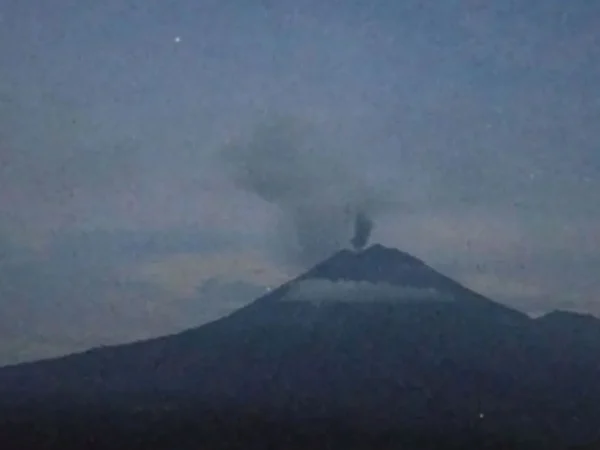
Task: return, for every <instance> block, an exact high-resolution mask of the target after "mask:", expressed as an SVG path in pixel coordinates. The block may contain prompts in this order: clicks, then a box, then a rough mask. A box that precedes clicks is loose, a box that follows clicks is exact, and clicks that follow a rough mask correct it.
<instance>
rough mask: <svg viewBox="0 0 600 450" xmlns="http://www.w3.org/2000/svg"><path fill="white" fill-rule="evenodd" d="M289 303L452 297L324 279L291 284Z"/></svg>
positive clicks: (429, 290) (430, 291)
mask: <svg viewBox="0 0 600 450" xmlns="http://www.w3.org/2000/svg"><path fill="white" fill-rule="evenodd" d="M281 300H283V301H289V302H311V303H323V302H370V301H372V302H391V303H392V302H393V303H409V302H424V301H433V302H440V301H453V300H454V299H453V298H452V296H451V295H448V294H444V293H442V292H439V291H438V290H436V289H434V288H417V287H411V286H395V285H393V284H390V283H383V282H381V283H371V282H368V281H351V280H340V281H331V280H323V279H313V280H303V281H298V282H296V283H294V284H293V285H292V286H291V287H290V290H289V291H288V292H287V293H286V294H285V295H284V296H283V297H282V299H281Z"/></svg>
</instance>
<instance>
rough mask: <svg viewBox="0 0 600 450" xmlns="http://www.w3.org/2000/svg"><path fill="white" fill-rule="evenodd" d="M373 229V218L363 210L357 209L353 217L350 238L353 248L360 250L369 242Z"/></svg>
mask: <svg viewBox="0 0 600 450" xmlns="http://www.w3.org/2000/svg"><path fill="white" fill-rule="evenodd" d="M372 231H373V219H371V218H370V217H369V216H368V215H367V214H366V213H365V212H363V211H359V212H358V213H356V217H355V218H354V236H352V239H351V240H350V243H351V244H352V247H354V249H355V250H362V249H363V248H365V247H366V246H367V244H368V243H369V238H370V237H371V232H372Z"/></svg>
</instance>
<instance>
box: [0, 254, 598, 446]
mask: <svg viewBox="0 0 600 450" xmlns="http://www.w3.org/2000/svg"><path fill="white" fill-rule="evenodd" d="M550 319H552V318H551V317H550V318H547V319H545V320H542V319H538V320H532V319H530V318H529V317H528V316H526V315H525V314H522V313H520V312H518V311H515V310H513V309H510V308H507V307H505V306H503V305H500V304H498V303H495V302H493V301H491V300H489V299H487V298H485V297H483V296H481V295H479V294H477V293H475V292H472V291H470V290H469V289H467V288H465V287H463V286H461V285H460V284H458V283H456V282H454V281H453V280H451V279H449V278H447V277H445V276H443V275H441V274H439V273H437V272H436V271H434V270H433V269H431V268H430V267H428V266H427V265H426V264H425V263H423V262H422V261H420V260H418V259H416V258H414V257H412V256H410V255H408V254H405V253H403V252H400V251H398V250H394V249H387V248H385V247H382V246H373V247H370V248H368V249H366V250H364V251H362V252H351V251H347V250H344V251H341V252H339V253H337V254H335V255H333V256H332V257H331V258H330V259H328V260H326V261H324V262H323V263H321V264H318V265H317V266H315V267H314V268H313V269H311V270H309V271H308V272H306V273H305V274H303V275H301V276H300V277H298V278H296V279H294V280H291V281H290V282H288V283H286V284H284V285H283V286H281V287H280V288H278V289H275V290H273V291H272V292H270V293H268V294H267V295H265V296H263V297H261V298H259V299H258V300H256V301H255V302H253V303H251V304H250V305H248V306H246V307H244V308H242V309H240V310H238V311H236V312H234V313H233V314H231V315H229V316H227V317H225V318H222V319H220V320H218V321H215V322H213V323H210V324H208V325H205V326H202V327H199V328H196V329H192V330H188V331H185V332H183V333H179V334H177V335H173V336H166V337H162V338H157V339H153V340H149V341H145V342H139V343H135V344H129V345H123V346H117V347H111V348H102V349H95V350H91V351H89V352H86V353H84V354H78V355H71V356H67V357H64V358H60V359H56V360H50V361H42V362H37V363H31V364H26V365H21V366H16V367H11V368H6V369H3V370H0V393H1V394H2V396H3V397H4V399H9V398H12V399H13V401H18V402H22V403H23V402H26V401H27V400H33V399H36V400H39V399H40V398H54V399H55V398H60V399H61V401H62V402H63V403H68V402H69V401H73V402H83V401H85V402H86V404H87V405H93V404H96V405H101V404H119V405H121V406H124V407H127V408H133V407H136V408H137V407H145V406H148V405H157V404H159V405H160V404H163V405H164V404H169V405H184V404H195V405H203V406H205V407H210V408H236V409H238V410H252V411H262V412H264V413H265V414H267V413H268V414H283V413H285V414H288V415H291V416H294V417H345V418H352V419H353V420H358V421H361V422H368V423H369V424H370V426H383V425H388V426H389V425H393V424H397V423H398V422H399V421H400V422H402V423H404V424H414V425H415V426H416V425H417V424H421V426H428V425H429V426H433V425H435V426H436V427H438V428H439V427H449V428H452V427H464V426H470V425H472V424H473V423H474V422H476V423H478V424H479V422H481V423H480V424H479V425H478V426H482V427H488V428H490V429H498V430H512V431H514V432H517V431H519V432H520V431H523V430H526V431H527V432H528V433H531V432H533V431H532V430H537V432H539V433H543V432H547V431H548V430H550V431H552V429H553V428H554V427H555V425H556V423H559V422H560V423H561V432H564V433H565V434H569V435H571V434H578V435H580V436H581V435H583V433H584V431H585V432H590V431H589V430H591V429H595V428H594V427H592V428H590V427H591V424H593V423H597V422H594V420H600V417H599V414H598V411H597V410H596V411H594V410H593V405H594V402H596V403H595V404H596V405H597V404H598V402H600V390H599V389H598V382H597V381H594V380H595V379H600V377H598V375H600V370H599V368H598V367H597V365H594V364H593V362H594V361H596V360H597V358H598V356H597V354H591V353H590V351H589V348H588V347H586V346H585V345H583V344H582V343H581V342H579V341H576V340H574V341H573V344H572V346H573V347H572V349H571V351H572V354H573V355H574V356H573V358H574V359H573V361H574V362H573V364H572V365H568V366H564V365H563V366H561V371H560V372H559V373H558V374H557V373H556V372H555V371H554V370H555V369H556V367H557V361H558V358H557V353H556V352H555V351H554V347H553V343H554V342H555V341H556V339H557V336H558V335H557V331H556V327H555V326H552V325H551V324H552V322H553V321H552V320H550ZM559 322H560V321H559ZM548 324H550V325H548ZM577 326H578V325H575V328H577ZM558 328H559V329H561V327H558ZM591 328H593V326H591ZM559 334H560V333H559ZM590 339H595V337H594V338H590ZM586 342H587V341H586ZM579 362H581V364H579ZM557 375H559V376H557ZM577 380H580V381H582V382H583V384H582V383H578V381H577ZM582 386H584V387H585V391H586V392H587V393H589V394H590V395H591V397H589V396H588V397H586V396H584V395H582ZM582 414H583V415H585V417H584V418H583V419H582V418H581V415H582ZM483 417H485V421H482V420H481V419H482V418H483ZM574 417H577V420H575V419H574ZM573 430H575V431H573Z"/></svg>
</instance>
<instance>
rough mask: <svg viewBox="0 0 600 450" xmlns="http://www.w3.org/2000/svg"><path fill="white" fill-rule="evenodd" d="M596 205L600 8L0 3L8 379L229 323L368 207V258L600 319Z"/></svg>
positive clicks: (551, 0) (345, 236) (526, 3)
mask: <svg viewBox="0 0 600 450" xmlns="http://www.w3.org/2000/svg"><path fill="white" fill-rule="evenodd" d="M244 171H246V172H244ZM240 174H245V175H246V176H252V177H254V178H252V179H251V180H250V181H249V180H248V179H246V180H245V181H244V182H241V181H240V176H241V175H240ZM248 174H250V175H248ZM263 179H266V181H264V180H263ZM289 180H295V181H294V182H295V183H296V185H295V186H294V189H290V188H289V186H288V185H287V184H285V183H287V182H288V181H289ZM251 181H252V183H251ZM263 181H264V183H266V184H264V183H263ZM259 182H260V183H263V184H260V183H259ZM257 183H259V184H258V185H260V189H263V188H264V190H262V191H260V189H258V188H257V187H256V186H258V185H257ZM250 184H252V186H254V190H253V189H251V188H249V187H248V186H249V185H250ZM265 186H266V187H265ZM259 191H260V192H259ZM598 192H600V1H596V0H570V1H565V0H521V1H517V0H506V1H502V2H485V1H483V0H463V1H459V0H447V1H439V2H425V1H417V0H406V1H395V2H393V1H383V0H372V1H368V2H367V1H364V2H358V1H337V0H336V1H333V0H332V1H326V2H323V1H316V0H314V1H311V0H295V1H292V0H281V1H260V2H259V1H254V2H252V1H241V0H237V1H226V0H218V1H217V0H199V1H192V0H181V1H177V0H174V1H164V0H104V1H95V0H54V1H47V0H0V365H1V364H7V363H13V362H18V361H24V360H28V359H32V358H39V357H45V356H52V355H57V354H61V353H67V352H71V351H74V350H81V349H85V348H88V347H90V346H94V345H99V344H111V343H118V342H125V341H131V340H134V339H140V338H145V337H149V336H156V335H159V334H165V333H173V332H176V331H179V330H182V329H184V328H188V327H192V326H195V325H199V324H201V323H205V322H206V321H208V320H211V319H214V318H216V317H219V316H221V315H223V314H225V313H227V312H229V311H232V310H233V309H235V308H237V307H239V306H241V305H244V304H245V303H247V302H249V301H251V300H252V299H254V298H255V297H256V296H258V295H260V293H262V292H264V291H265V289H266V288H267V287H269V286H273V285H277V284H279V283H281V282H282V281H284V280H286V279H287V278H289V277H292V276H295V275H297V274H299V273H300V272H302V271H303V270H305V269H306V268H308V267H309V266H310V265H311V264H312V263H314V262H317V260H318V259H320V258H321V257H326V256H327V254H328V253H329V251H330V250H331V251H333V250H335V249H336V248H338V247H339V246H342V245H346V244H347V243H348V242H349V240H350V238H351V230H350V229H349V228H348V229H346V228H345V226H346V223H345V222H344V220H345V219H343V217H345V216H342V212H343V211H345V210H346V209H347V207H353V205H357V204H359V203H360V204H361V205H362V204H363V203H364V202H366V203H368V205H369V208H371V209H372V210H371V211H370V212H371V214H372V216H373V218H374V220H375V228H374V231H373V236H372V239H371V241H372V242H380V243H382V244H384V245H388V246H394V247H398V248H400V249H402V250H404V251H408V252H410V253H412V254H414V255H415V256H417V257H419V258H421V259H423V260H425V261H426V262H427V263H428V264H430V265H431V266H432V267H434V268H435V269H437V270H440V271H441V272H443V273H444V274H446V275H449V276H452V277H454V278H455V279H457V280H459V281H460V282H462V283H463V284H465V285H466V286H468V287H470V288H472V289H474V290H477V291H479V292H481V293H483V294H486V295H488V296H489V297H491V298H492V299H494V300H497V301H501V302H503V303H506V304H509V305H511V306H514V307H517V308H519V309H521V310H523V311H526V312H528V313H532V314H539V313H542V312H544V311H549V310H552V309H556V308H561V309H571V310H577V311H584V312H590V313H594V314H598V315H600V276H598V272H599V271H600V197H599V196H598ZM261 193H262V194H263V195H260V194H261ZM271 194H273V195H272V196H271ZM298 199H301V200H302V201H303V202H304V203H302V205H300V206H298V205H299V204H298V203H293V202H296V201H297V200H298ZM290 202H292V203H293V204H291V203H290ZM366 203H364V204H366ZM373 205H374V206H373ZM299 219H302V220H299ZM312 219H314V220H312ZM325 219H327V220H325ZM322 222H325V223H330V224H332V225H331V227H326V228H323V226H322ZM305 226H306V227H312V228H310V230H309V231H307V230H306V229H305V228H304V227H305ZM288 239H289V240H288ZM303 242H305V243H306V246H304V244H303ZM319 251H320V252H322V254H321V253H319Z"/></svg>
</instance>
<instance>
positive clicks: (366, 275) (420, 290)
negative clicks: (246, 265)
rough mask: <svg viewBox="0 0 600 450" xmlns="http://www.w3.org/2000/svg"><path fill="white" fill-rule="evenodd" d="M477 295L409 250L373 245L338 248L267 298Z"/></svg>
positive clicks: (319, 299)
mask: <svg viewBox="0 0 600 450" xmlns="http://www.w3.org/2000/svg"><path fill="white" fill-rule="evenodd" d="M474 296H477V294H475V293H474V292H471V291H469V290H468V289H467V288H465V287H463V286H461V285H460V284H458V283H456V282H455V281H453V280H451V279H449V278H447V277H445V276H444V275H442V274H440V273H438V272H436V271H435V270H434V269H432V268H431V267H429V266H428V265H427V264H425V263H424V262H423V261H421V260H420V259H418V258H415V257H414V256H411V255H409V254H408V253H405V252H402V251H400V250H397V249H394V248H388V247H384V246H383V245H380V244H376V245H373V246H371V247H369V248H367V249H364V250H361V251H353V250H341V251H339V252H338V253H336V254H334V255H333V256H332V257H331V258H329V259H327V260H325V261H323V262H321V263H320V264H317V265H316V266H315V267H313V268H312V269H310V270H309V271H308V272H306V273H305V274H304V275H301V276H300V277H298V278H296V279H295V280H293V281H291V282H289V283H287V284H286V285H285V286H284V287H283V288H282V289H281V290H278V291H277V292H274V295H273V296H272V297H271V298H273V299H276V298H277V299H280V300H284V301H286V300H287V301H308V302H310V303H315V302H317V303H322V302H323V301H333V302H335V303H339V302H343V303H348V302H352V303H354V302H359V303H364V302H365V301H377V302H381V301H384V302H393V303H397V302H399V301H400V302H402V303H404V302H406V301H410V302H414V301H418V302H423V301H434V302H440V301H442V302H448V301H454V300H456V299H457V298H461V299H466V298H471V299H472V298H474Z"/></svg>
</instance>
